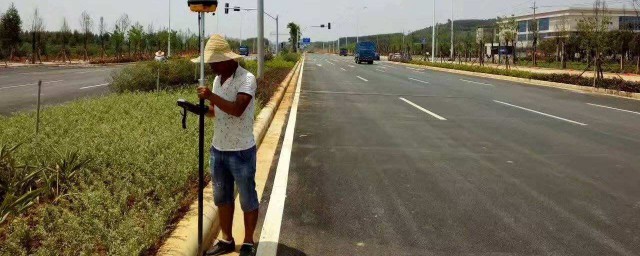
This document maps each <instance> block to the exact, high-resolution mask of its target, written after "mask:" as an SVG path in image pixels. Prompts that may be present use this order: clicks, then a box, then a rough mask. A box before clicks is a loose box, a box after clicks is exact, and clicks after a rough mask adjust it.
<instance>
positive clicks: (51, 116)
mask: <svg viewBox="0 0 640 256" xmlns="http://www.w3.org/2000/svg"><path fill="white" fill-rule="evenodd" d="M194 91H195V90H194V89H182V90H177V91H173V92H158V93H126V94H113V95H110V96H106V97H103V98H97V99H86V100H79V101H76V102H73V103H70V104H66V105H63V106H56V107H51V108H47V109H45V110H44V111H43V112H42V123H41V133H40V134H39V135H38V136H37V137H36V136H35V135H34V124H35V121H34V120H35V119H34V116H35V115H34V113H23V114H19V115H16V116H12V117H0V130H2V131H3V132H2V133H1V134H0V145H3V144H8V145H14V144H16V143H24V144H22V145H21V146H20V147H19V148H18V150H17V152H16V154H15V156H14V157H16V160H17V161H19V162H22V163H31V164H35V163H37V162H52V161H56V160H57V159H58V158H59V155H61V154H65V152H73V151H78V152H79V153H80V155H81V156H82V157H87V158H91V159H93V160H92V162H90V164H89V165H88V167H87V169H88V170H87V171H86V172H84V175H83V176H82V177H80V181H79V182H78V184H77V186H75V187H72V188H71V189H70V190H69V192H68V194H67V195H66V196H63V197H62V199H61V200H58V201H56V202H53V203H46V204H44V203H43V204H40V205H37V206H36V207H33V208H32V209H31V210H30V211H29V214H28V215H27V216H26V217H24V218H10V219H9V221H8V222H7V223H6V224H4V225H3V226H2V227H0V244H2V246H1V248H0V254H2V255H21V254H46V255H48V254H52V253H53V254H63V255H77V254H95V253H103V252H106V253H108V254H113V255H135V254H138V253H140V252H142V251H144V250H146V249H148V248H150V247H152V246H153V245H154V244H155V243H156V242H157V241H158V239H159V238H160V237H161V236H162V235H163V234H164V232H165V230H166V228H167V223H168V222H169V221H170V220H171V218H172V217H174V215H175V214H176V213H177V211H178V210H179V208H180V207H181V206H182V204H184V202H183V201H184V200H185V198H188V196H189V190H188V188H189V186H192V185H193V184H195V179H196V178H197V148H196V145H197V124H196V121H197V118H196V117H195V116H193V115H192V116H190V118H189V120H188V121H189V123H188V129H187V130H183V129H182V127H181V124H180V115H179V108H178V107H177V106H176V105H175V101H176V99H178V98H186V99H190V100H192V101H195V98H194V95H195V93H194ZM260 108H261V105H258V111H256V113H258V112H259V110H260ZM212 127H213V122H212V121H208V122H207V127H206V129H207V132H206V135H207V136H206V137H207V138H206V144H205V145H208V143H209V142H210V141H211V136H212V130H213V129H212ZM207 172H208V171H207Z"/></svg>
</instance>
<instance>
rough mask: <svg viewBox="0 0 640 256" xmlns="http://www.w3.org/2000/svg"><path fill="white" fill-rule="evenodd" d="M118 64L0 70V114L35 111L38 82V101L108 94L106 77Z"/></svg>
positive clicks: (53, 102) (46, 101)
mask: <svg viewBox="0 0 640 256" xmlns="http://www.w3.org/2000/svg"><path fill="white" fill-rule="evenodd" d="M120 67H122V66H121V65H118V66H108V67H82V68H80V67H20V68H2V69H0V115H8V114H11V113H14V112H17V111H28V110H35V109H36V104H37V97H38V86H37V83H38V80H42V92H41V102H42V104H44V105H54V104H60V103H64V102H67V101H72V100H75V99H78V98H81V97H89V96H99V95H103V94H105V93H109V89H108V88H107V84H106V83H107V78H108V77H109V75H110V74H111V72H112V71H113V70H117V69H119V68H120Z"/></svg>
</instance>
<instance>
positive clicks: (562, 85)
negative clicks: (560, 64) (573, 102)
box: [392, 62, 640, 100]
mask: <svg viewBox="0 0 640 256" xmlns="http://www.w3.org/2000/svg"><path fill="white" fill-rule="evenodd" d="M392 63H396V64H400V65H404V66H410V67H420V68H425V69H429V70H435V71H442V72H448V73H454V74H460V75H469V76H476V77H484V78H492V79H496V80H503V81H509V82H518V83H524V84H529V85H536V86H544V87H552V88H558V89H563V90H569V91H574V92H587V93H591V94H596V95H605V96H612V97H618V98H624V99H632V100H640V93H633V92H625V91H618V90H612V89H604V88H594V87H589V86H580V85H574V84H565V83H557V82H549V81H542V80H535V79H527V78H519V77H512V76H503V75H494V74H486V73H479V72H471V71H465V70H457V69H448V68H439V67H431V66H425V65H418V64H411V63H401V62H392Z"/></svg>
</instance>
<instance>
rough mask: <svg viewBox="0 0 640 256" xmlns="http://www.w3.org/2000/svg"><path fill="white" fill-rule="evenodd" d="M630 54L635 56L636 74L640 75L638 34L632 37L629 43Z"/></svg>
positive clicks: (639, 38) (639, 37)
mask: <svg viewBox="0 0 640 256" xmlns="http://www.w3.org/2000/svg"><path fill="white" fill-rule="evenodd" d="M629 49H630V50H631V54H633V55H634V56H636V73H638V74H640V33H636V34H635V36H633V40H631V41H630V42H629Z"/></svg>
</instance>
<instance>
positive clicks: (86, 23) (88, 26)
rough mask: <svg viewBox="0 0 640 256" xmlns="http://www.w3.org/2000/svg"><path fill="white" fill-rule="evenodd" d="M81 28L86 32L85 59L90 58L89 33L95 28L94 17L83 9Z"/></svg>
mask: <svg viewBox="0 0 640 256" xmlns="http://www.w3.org/2000/svg"><path fill="white" fill-rule="evenodd" d="M80 28H81V29H82V32H83V33H84V56H83V60H85V61H86V60H88V59H89V52H88V51H87V41H89V34H90V33H91V30H92V29H93V19H92V18H91V16H89V13H87V11H83V12H82V14H80Z"/></svg>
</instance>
